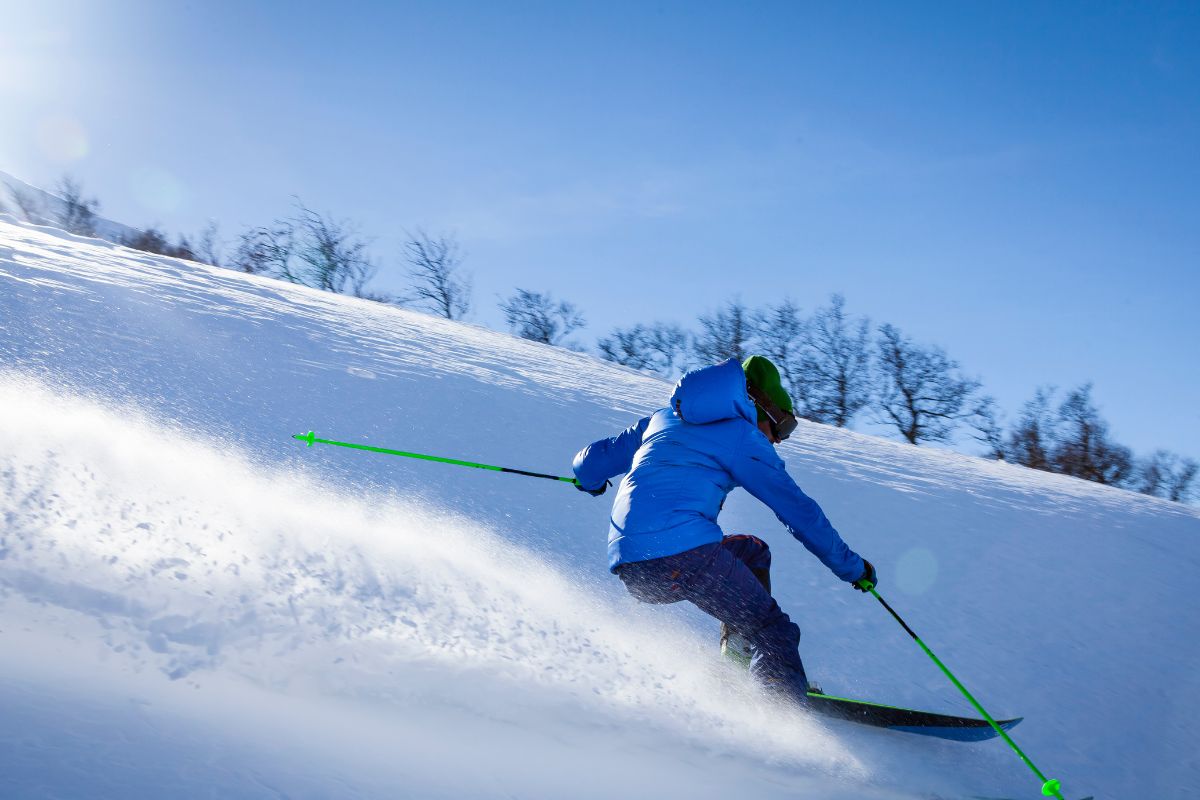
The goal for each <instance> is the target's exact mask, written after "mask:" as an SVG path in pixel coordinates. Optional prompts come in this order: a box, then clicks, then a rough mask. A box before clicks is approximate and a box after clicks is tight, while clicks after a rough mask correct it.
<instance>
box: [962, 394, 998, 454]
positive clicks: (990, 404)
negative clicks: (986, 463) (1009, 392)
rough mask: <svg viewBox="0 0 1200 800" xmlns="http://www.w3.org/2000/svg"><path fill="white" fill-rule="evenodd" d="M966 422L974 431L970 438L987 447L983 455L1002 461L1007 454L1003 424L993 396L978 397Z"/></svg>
mask: <svg viewBox="0 0 1200 800" xmlns="http://www.w3.org/2000/svg"><path fill="white" fill-rule="evenodd" d="M968 424H969V425H970V426H971V428H972V430H973V431H974V432H973V433H972V434H971V438H973V439H974V440H975V441H977V442H979V443H980V444H982V445H983V446H984V447H985V448H987V449H986V450H985V451H984V453H983V455H984V457H986V458H994V459H996V460H997V461H1003V460H1004V459H1005V458H1006V457H1007V456H1008V450H1007V447H1006V446H1005V441H1004V426H1003V424H1001V422H1000V408H999V406H997V405H996V400H995V398H993V397H981V398H979V400H977V401H976V403H975V408H974V410H973V411H972V413H971V416H970V417H969V418H968Z"/></svg>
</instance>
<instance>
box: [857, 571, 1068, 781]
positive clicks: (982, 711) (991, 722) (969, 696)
mask: <svg viewBox="0 0 1200 800" xmlns="http://www.w3.org/2000/svg"><path fill="white" fill-rule="evenodd" d="M867 591H869V592H870V593H871V594H873V595H874V596H875V599H876V600H878V601H879V602H880V603H881V604H882V605H883V607H884V608H886V609H887V610H888V613H889V614H891V615H892V616H893V617H895V619H896V622H899V623H900V627H902V628H904V630H905V632H906V633H908V635H909V636H911V637H912V638H913V641H915V642H916V643H917V644H919V645H920V646H921V649H922V650H924V651H925V655H927V656H929V657H930V658H931V659H933V663H934V664H937V665H938V668H939V669H940V670H941V671H942V672H943V673H944V674H945V675H946V677H947V678H949V679H950V682H951V683H953V684H954V685H955V686H957V687H958V690H959V691H960V692H962V693H963V696H964V697H966V698H967V699H968V700H970V701H971V705H973V706H975V710H976V711H978V712H979V713H980V714H982V715H983V718H984V719H985V720H987V721H988V724H989V725H991V726H992V728H994V729H995V731H996V733H998V734H1000V736H1001V737H1002V738H1003V739H1004V741H1005V742H1007V743H1008V746H1009V747H1011V748H1012V749H1013V752H1015V753H1016V754H1017V755H1018V756H1020V757H1021V760H1022V761H1024V762H1025V764H1026V766H1028V767H1029V768H1030V769H1031V770H1033V774H1034V775H1037V776H1038V779H1039V780H1041V782H1042V794H1043V795H1045V796H1046V797H1055V798H1058V800H1064V798H1063V796H1062V784H1061V783H1060V782H1059V781H1057V780H1053V779H1048V778H1047V777H1046V776H1045V775H1043V774H1042V771H1041V770H1040V769H1038V768H1037V765H1035V764H1034V763H1033V762H1032V761H1030V760H1029V756H1027V755H1025V753H1024V752H1023V751H1022V750H1021V748H1019V747H1017V743H1016V742H1014V741H1013V740H1012V737H1011V736H1009V735H1008V732H1007V731H1005V730H1004V729H1003V728H1001V727H1000V726H999V725H998V724H997V723H996V720H994V719H992V715H991V714H989V713H988V712H987V710H986V709H984V707H983V706H981V705H980V704H979V701H978V700H976V699H975V698H974V696H973V695H972V694H971V693H970V692H968V691H967V687H965V686H963V685H962V683H960V682H959V680H958V678H956V677H954V673H953V672H951V671H950V670H949V669H948V668H947V667H946V665H945V664H943V663H942V661H941V659H939V658H938V657H937V656H935V655H934V654H933V651H932V650H930V649H929V648H928V647H927V646H926V644H925V643H924V642H922V641H921V637H920V636H917V634H916V633H915V632H913V629H912V628H910V627H908V623H907V622H905V621H904V620H903V619H901V617H900V615H899V614H897V613H896V610H895V609H893V608H892V607H891V606H889V605H888V603H887V601H886V600H884V599H883V598H882V597H880V596H879V592H877V591H875V589H874V587H872V588H870V589H868V590H867Z"/></svg>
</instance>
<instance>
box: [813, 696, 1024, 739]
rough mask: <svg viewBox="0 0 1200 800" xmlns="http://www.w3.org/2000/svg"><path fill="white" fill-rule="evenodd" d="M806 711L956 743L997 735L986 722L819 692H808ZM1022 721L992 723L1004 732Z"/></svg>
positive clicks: (1008, 720) (1019, 718)
mask: <svg viewBox="0 0 1200 800" xmlns="http://www.w3.org/2000/svg"><path fill="white" fill-rule="evenodd" d="M807 710H809V711H811V712H813V713H814V714H821V715H822V716H827V717H834V718H836V719H844V720H847V721H849V722H857V723H859V724H862V725H872V726H874V727H877V728H887V729H889V730H893V731H904V732H905V733H916V734H919V735H921V736H935V737H937V738H939V739H950V740H952V741H956V742H982V741H985V740H987V739H992V738H995V737H996V736H998V735H999V734H997V733H996V731H995V729H994V728H992V726H991V725H989V724H988V723H987V721H986V720H982V719H975V718H973V717H958V716H954V715H951V714H938V713H935V712H933V711H917V710H915V709H912V708H900V707H898V706H886V705H883V704H881V703H870V702H867V701H865V700H852V699H850V698H848V697H835V696H833V695H828V694H822V693H821V692H813V691H810V692H809V693H808V703H807ZM1022 719H1024V717H1016V718H1015V719H1001V720H996V723H997V724H998V725H999V726H1000V727H1001V728H1003V729H1004V730H1006V731H1007V730H1011V729H1012V728H1013V727H1015V726H1016V725H1017V723H1019V722H1020V721H1021V720H1022Z"/></svg>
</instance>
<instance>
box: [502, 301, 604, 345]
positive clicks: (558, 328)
mask: <svg viewBox="0 0 1200 800" xmlns="http://www.w3.org/2000/svg"><path fill="white" fill-rule="evenodd" d="M500 310H501V311H503V312H504V318H505V320H506V321H507V322H508V327H509V329H510V330H512V332H513V333H515V334H516V335H517V336H520V337H521V338H522V339H530V340H532V341H535V342H542V343H543V344H553V345H558V344H563V343H564V342H563V340H564V339H565V338H566V337H567V336H569V335H570V334H571V333H572V332H574V331H576V330H579V329H580V328H582V327H584V326H585V325H587V322H585V321H584V319H583V315H582V314H580V313H579V311H577V310H576V308H575V306H574V305H572V304H571V303H568V302H567V301H565V300H562V301H558V302H555V300H554V298H553V297H551V296H550V294H549V293H542V292H531V291H529V290H528V289H517V293H516V294H514V295H513V296H512V297H509V298H508V299H507V300H504V301H502V302H501V303H500Z"/></svg>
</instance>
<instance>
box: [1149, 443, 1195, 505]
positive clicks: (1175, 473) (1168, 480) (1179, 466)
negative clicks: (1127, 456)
mask: <svg viewBox="0 0 1200 800" xmlns="http://www.w3.org/2000/svg"><path fill="white" fill-rule="evenodd" d="M1197 470H1200V464H1197V463H1196V461H1195V460H1193V459H1190V458H1180V457H1179V456H1178V455H1176V454H1175V453H1172V452H1170V451H1168V450H1157V451H1155V453H1154V455H1152V456H1150V458H1148V459H1146V460H1145V461H1144V462H1142V463H1141V464H1139V465H1138V471H1137V475H1136V477H1135V480H1134V484H1133V487H1134V488H1135V489H1137V490H1138V491H1139V492H1141V493H1143V494H1149V495H1154V496H1155V497H1162V498H1165V499H1167V500H1174V501H1175V502H1177V503H1184V502H1187V501H1188V500H1190V499H1191V498H1192V496H1193V484H1194V483H1195V480H1196V474H1197Z"/></svg>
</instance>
